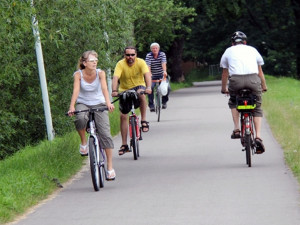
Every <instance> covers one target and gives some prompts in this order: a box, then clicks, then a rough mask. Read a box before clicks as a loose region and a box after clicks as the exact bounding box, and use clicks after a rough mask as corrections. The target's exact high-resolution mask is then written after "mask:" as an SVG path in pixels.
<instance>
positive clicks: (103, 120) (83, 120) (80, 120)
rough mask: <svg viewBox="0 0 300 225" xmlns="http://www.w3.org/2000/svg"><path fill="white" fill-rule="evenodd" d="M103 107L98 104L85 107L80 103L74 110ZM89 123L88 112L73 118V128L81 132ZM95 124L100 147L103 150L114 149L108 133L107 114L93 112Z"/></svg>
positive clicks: (104, 112)
mask: <svg viewBox="0 0 300 225" xmlns="http://www.w3.org/2000/svg"><path fill="white" fill-rule="evenodd" d="M101 106H102V107H103V106H105V104H99V105H93V106H87V105H84V104H81V103H78V104H76V107H75V109H76V110H84V109H88V108H97V107H101ZM88 121H89V118H88V112H83V113H78V114H77V115H76V118H75V121H74V123H75V127H76V130H82V129H86V125H87V122H88ZM95 122H96V128H97V130H98V135H99V138H100V142H101V147H102V148H104V149H107V148H114V143H113V140H112V136H111V133H110V124H109V117H108V112H107V111H103V112H95Z"/></svg>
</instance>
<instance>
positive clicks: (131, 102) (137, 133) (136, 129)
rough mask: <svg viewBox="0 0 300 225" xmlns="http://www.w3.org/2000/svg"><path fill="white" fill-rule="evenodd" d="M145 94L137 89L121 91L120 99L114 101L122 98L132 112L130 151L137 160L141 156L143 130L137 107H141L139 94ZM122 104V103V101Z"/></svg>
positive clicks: (130, 119) (130, 117)
mask: <svg viewBox="0 0 300 225" xmlns="http://www.w3.org/2000/svg"><path fill="white" fill-rule="evenodd" d="M140 94H145V92H143V91H141V92H139V93H138V92H136V91H135V90H127V91H124V92H122V93H120V94H119V95H118V96H119V97H118V99H116V100H114V102H116V101H118V100H120V101H124V103H122V105H124V107H128V109H127V110H125V111H128V112H130V115H129V137H130V149H129V151H132V152H133V158H134V160H137V159H138V157H139V156H140V149H139V141H140V140H142V132H141V127H140V123H139V120H140V119H139V116H138V115H137V114H136V113H135V109H137V108H138V107H139V98H138V95H140ZM120 104H121V103H120Z"/></svg>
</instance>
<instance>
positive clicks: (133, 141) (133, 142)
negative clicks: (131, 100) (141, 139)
mask: <svg viewBox="0 0 300 225" xmlns="http://www.w3.org/2000/svg"><path fill="white" fill-rule="evenodd" d="M130 125H131V132H132V134H131V140H130V144H131V147H132V150H133V158H134V160H137V159H138V155H139V153H138V152H139V150H138V146H139V145H138V140H137V138H136V121H135V117H131V118H130Z"/></svg>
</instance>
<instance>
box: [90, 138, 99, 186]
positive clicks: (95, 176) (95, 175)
mask: <svg viewBox="0 0 300 225" xmlns="http://www.w3.org/2000/svg"><path fill="white" fill-rule="evenodd" d="M96 151H97V150H96V145H95V138H94V137H92V136H91V137H90V138H89V158H90V169H91V176H92V182H93V186H94V190H95V191H99V190H100V169H99V166H98V162H97V152H96Z"/></svg>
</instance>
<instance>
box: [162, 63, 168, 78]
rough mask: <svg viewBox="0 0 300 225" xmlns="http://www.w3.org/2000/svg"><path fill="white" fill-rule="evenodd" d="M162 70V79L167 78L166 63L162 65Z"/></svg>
mask: <svg viewBox="0 0 300 225" xmlns="http://www.w3.org/2000/svg"><path fill="white" fill-rule="evenodd" d="M161 65H162V68H163V71H164V79H165V78H166V77H167V63H164V62H163V63H162V64H161Z"/></svg>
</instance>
